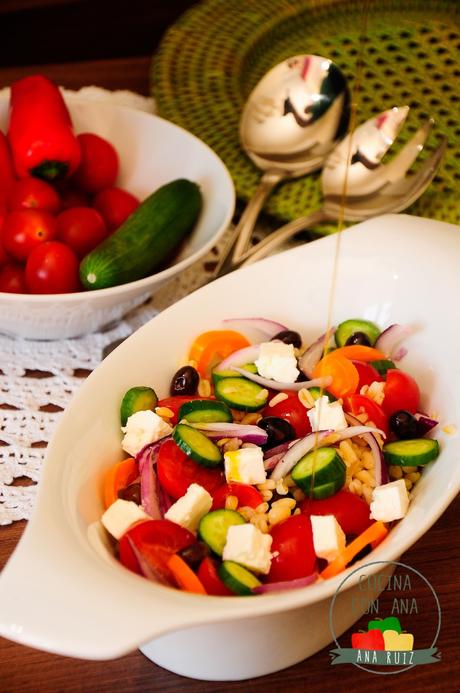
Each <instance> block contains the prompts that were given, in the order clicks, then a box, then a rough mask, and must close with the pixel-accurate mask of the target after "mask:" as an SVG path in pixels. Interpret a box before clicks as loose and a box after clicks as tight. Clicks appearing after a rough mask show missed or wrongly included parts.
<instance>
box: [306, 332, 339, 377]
mask: <svg viewBox="0 0 460 693" xmlns="http://www.w3.org/2000/svg"><path fill="white" fill-rule="evenodd" d="M335 329H336V328H335V327H331V329H330V330H329V332H326V333H325V334H323V335H321V337H320V338H319V339H317V340H316V342H313V344H312V345H311V346H309V347H308V349H307V350H306V351H304V353H303V354H302V356H301V357H300V359H299V368H300V370H301V371H302V373H303V374H304V375H306V376H307V378H311V376H312V375H313V371H314V370H315V366H316V365H317V363H318V362H319V361H320V359H321V357H322V355H323V351H324V349H325V347H326V346H329V340H330V339H331V337H332V336H333V335H334V333H335ZM326 338H327V344H326V343H325V341H326Z"/></svg>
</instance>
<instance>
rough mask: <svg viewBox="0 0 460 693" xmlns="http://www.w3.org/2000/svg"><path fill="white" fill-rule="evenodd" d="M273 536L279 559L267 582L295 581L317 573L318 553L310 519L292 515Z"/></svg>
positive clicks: (276, 558) (273, 545)
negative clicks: (314, 544)
mask: <svg viewBox="0 0 460 693" xmlns="http://www.w3.org/2000/svg"><path fill="white" fill-rule="evenodd" d="M270 534H271V535H272V537H273V542H272V546H271V552H272V553H275V556H274V557H273V559H272V564H271V567H270V572H269V574H268V576H267V582H278V581H279V580H295V579H296V578H300V577H307V575H311V574H312V573H313V572H314V570H315V568H316V554H315V549H314V546H313V532H312V528H311V522H310V518H309V517H306V516H305V515H292V516H291V517H289V518H288V519H287V520H284V522H280V523H279V524H278V525H275V526H274V527H273V529H272V530H271V532H270Z"/></svg>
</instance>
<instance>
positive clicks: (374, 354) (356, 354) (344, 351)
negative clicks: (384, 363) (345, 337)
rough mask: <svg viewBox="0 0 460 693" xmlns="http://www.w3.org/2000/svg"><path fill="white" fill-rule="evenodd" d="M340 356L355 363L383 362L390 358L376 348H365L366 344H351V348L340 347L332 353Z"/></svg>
mask: <svg viewBox="0 0 460 693" xmlns="http://www.w3.org/2000/svg"><path fill="white" fill-rule="evenodd" d="M331 353H334V354H337V355H339V354H340V356H345V358H347V359H353V360H354V361H381V360H382V359H383V360H385V359H387V358H388V357H387V356H386V355H385V354H383V353H382V352H381V351H379V350H378V349H374V347H369V346H364V344H350V345H349V346H344V347H340V348H339V349H335V350H334V352H331Z"/></svg>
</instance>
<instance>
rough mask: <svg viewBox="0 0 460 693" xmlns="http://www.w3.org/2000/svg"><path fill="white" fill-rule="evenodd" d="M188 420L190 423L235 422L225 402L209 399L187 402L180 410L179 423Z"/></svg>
mask: <svg viewBox="0 0 460 693" xmlns="http://www.w3.org/2000/svg"><path fill="white" fill-rule="evenodd" d="M182 419H186V420H187V421H190V423H200V422H201V423H215V422H218V421H225V422H231V421H233V416H232V412H231V411H230V409H229V408H228V407H227V405H226V404H225V403H224V402H217V401H215V400H214V401H213V400H209V399H194V400H192V401H191V402H186V403H185V404H183V405H182V406H181V408H180V409H179V421H182Z"/></svg>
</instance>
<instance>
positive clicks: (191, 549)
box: [178, 541, 209, 570]
mask: <svg viewBox="0 0 460 693" xmlns="http://www.w3.org/2000/svg"><path fill="white" fill-rule="evenodd" d="M178 554H179V556H180V557H181V558H182V560H183V561H185V562H186V563H187V565H189V566H190V568H192V570H196V569H197V568H198V566H199V565H200V563H201V561H202V560H203V558H206V556H209V549H208V547H207V545H206V544H205V543H204V542H202V541H197V542H196V544H192V545H191V546H186V547H185V549H181V550H180V551H178Z"/></svg>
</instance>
